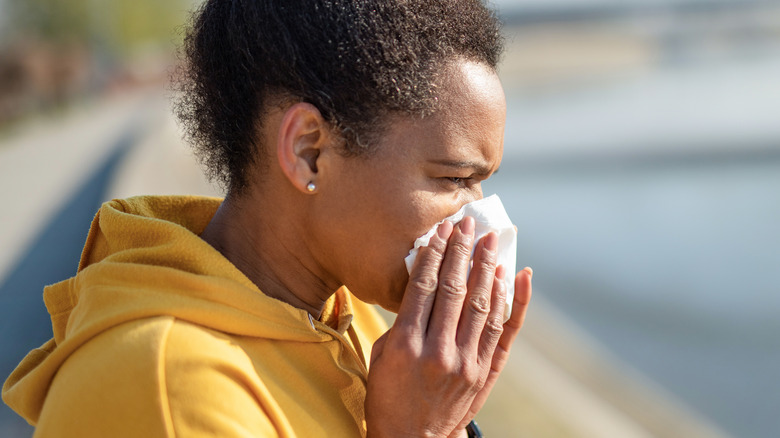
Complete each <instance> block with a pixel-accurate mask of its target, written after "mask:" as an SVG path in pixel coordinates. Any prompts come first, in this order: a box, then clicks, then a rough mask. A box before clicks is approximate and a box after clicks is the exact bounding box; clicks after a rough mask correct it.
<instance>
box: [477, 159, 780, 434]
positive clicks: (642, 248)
mask: <svg viewBox="0 0 780 438" xmlns="http://www.w3.org/2000/svg"><path fill="white" fill-rule="evenodd" d="M507 147H511V144H508V146H507ZM493 191H494V192H496V193H498V194H499V195H500V196H501V198H502V199H503V200H504V203H505V206H506V208H507V211H508V212H509V214H510V216H511V217H512V219H513V221H514V222H515V223H516V224H517V226H518V228H519V241H518V248H519V257H518V266H524V265H529V266H532V267H533V268H534V270H535V275H534V283H535V288H536V290H537V291H538V292H539V293H541V294H543V295H544V296H545V297H546V298H547V299H549V300H550V301H552V302H553V303H554V304H555V305H556V306H558V307H559V308H560V309H561V310H562V311H564V313H566V314H568V316H569V317H571V318H572V319H573V320H574V321H575V322H577V323H578V324H579V325H581V326H582V327H583V328H584V329H585V330H587V331H588V332H590V334H592V335H594V336H595V337H596V338H598V339H599V340H600V341H601V342H603V343H604V344H605V346H606V347H608V348H609V349H611V350H612V351H613V352H614V353H616V354H617V355H618V356H619V357H620V358H622V359H623V360H624V361H625V362H627V363H628V364H630V365H631V366H633V367H635V368H636V369H638V370H640V371H642V372H643V373H645V374H646V375H648V376H649V377H650V378H651V379H652V380H654V381H656V382H657V383H659V384H661V385H662V386H664V387H666V388H667V389H668V390H669V391H671V392H672V393H674V394H676V395H677V396H679V397H680V398H681V399H682V400H684V401H685V402H687V403H689V404H690V405H691V406H692V407H693V408H694V409H695V410H698V411H699V412H701V413H702V414H703V415H705V416H707V417H708V418H710V419H711V420H712V421H713V422H715V423H716V424H719V425H720V426H722V427H723V428H724V429H725V430H727V431H728V432H730V433H732V434H733V435H734V436H737V437H767V438H768V437H774V436H777V435H776V434H777V431H778V430H780V415H778V414H780V379H778V374H779V372H778V371H779V370H780V318H778V315H780V280H778V273H779V272H780V270H778V266H780V249H778V248H780V152H778V153H776V154H775V155H772V154H768V155H766V156H762V157H761V158H760V159H755V157H754V158H749V159H745V160H739V159H728V160H706V159H703V160H699V161H697V160H684V161H676V160H674V159H673V158H672V159H670V160H668V161H666V162H664V161H656V162H643V161H641V160H638V161H636V160H635V161H631V160H626V161H624V162H621V161H619V160H617V161H608V162H602V163H599V162H598V160H593V161H589V162H585V164H579V165H578V164H577V163H576V162H572V161H566V162H563V161H561V162H560V163H557V164H556V163H555V162H547V163H546V164H539V163H538V162H537V163H536V164H534V163H524V162H523V160H522V158H521V157H518V156H513V157H510V158H509V159H508V160H505V162H504V163H503V164H502V167H501V171H500V172H499V173H498V174H496V175H495V176H494V178H493V179H491V180H490V181H489V182H488V183H487V184H486V186H485V193H486V194H487V193H492V192H493Z"/></svg>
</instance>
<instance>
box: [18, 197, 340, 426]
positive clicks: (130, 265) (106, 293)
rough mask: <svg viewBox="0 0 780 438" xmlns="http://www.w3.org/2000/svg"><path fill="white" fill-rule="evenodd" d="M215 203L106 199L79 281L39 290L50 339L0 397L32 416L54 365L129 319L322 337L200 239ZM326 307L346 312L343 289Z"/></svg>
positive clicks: (304, 316) (291, 337)
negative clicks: (49, 325) (171, 319)
mask: <svg viewBox="0 0 780 438" xmlns="http://www.w3.org/2000/svg"><path fill="white" fill-rule="evenodd" d="M220 203H221V200H220V199H217V198H203V197H191V196H186V197H185V196H182V197H178V196H177V197H137V198H131V199H127V200H114V201H111V202H108V203H106V204H104V205H103V206H102V207H101V209H100V211H99V212H98V214H97V215H96V216H95V219H94V220H93V222H92V226H91V229H90V232H89V236H88V238H87V242H86V244H85V247H84V251H83V253H82V256H81V261H80V264H79V268H78V273H77V275H76V276H75V277H72V278H70V279H68V280H65V281H62V282H60V283H57V284H54V285H52V286H48V287H46V288H45V289H44V301H45V303H46V308H47V310H48V311H49V314H50V315H51V321H52V329H53V333H54V338H53V339H51V340H50V341H48V342H47V343H46V344H44V345H43V346H42V347H40V348H37V349H35V350H33V351H31V352H30V353H29V354H28V355H27V357H25V358H24V360H23V361H22V362H21V363H20V364H19V366H18V367H17V368H16V370H15V371H14V372H13V373H12V374H11V376H10V377H9V378H8V380H7V381H6V382H5V385H4V386H3V400H4V401H5V402H6V403H7V404H8V405H9V406H11V407H12V408H13V409H14V410H15V411H17V412H18V413H19V414H20V415H22V416H23V417H25V418H26V419H27V420H28V421H30V422H35V421H37V418H38V416H39V414H40V411H41V408H42V406H43V401H44V400H45V398H46V394H47V392H48V388H49V385H50V383H51V380H52V379H53V377H54V375H55V374H56V373H57V370H58V369H59V367H60V365H61V364H62V363H63V362H64V361H65V360H66V359H67V358H68V357H69V356H70V355H71V354H73V353H74V352H75V351H76V350H77V349H78V348H79V347H80V346H82V345H83V344H85V343H86V342H88V341H89V340H90V339H91V338H93V337H94V336H96V335H98V334H100V333H101V332H103V331H106V330H108V329H110V328H112V327H115V326H117V325H120V324H124V323H127V322H130V321H133V320H138V319H143V318H149V317H156V316H161V315H168V316H173V317H175V318H178V319H181V320H185V321H188V322H191V323H194V324H198V325H202V326H205V327H209V328H212V329H215V330H218V331H221V332H225V333H228V334H233V335H238V336H250V337H259V338H266V339H276V340H283V341H296V342H324V341H327V340H329V339H332V338H331V336H329V335H327V334H325V333H323V332H322V331H318V330H316V328H315V326H314V323H313V322H312V320H311V317H310V315H309V314H308V313H307V312H306V311H304V310H302V309H298V308H295V307H293V306H291V305H288V304H286V303H283V302H281V301H278V300H276V299H273V298H270V297H268V296H266V295H264V294H263V293H262V292H261V291H260V290H259V289H258V288H257V286H255V285H254V283H252V282H251V281H250V280H249V279H248V278H247V277H246V276H245V275H244V274H243V273H241V272H240V271H239V270H238V269H237V268H236V267H235V266H234V265H233V264H232V263H230V261H228V260H227V259H226V258H225V257H223V256H222V254H220V253H219V252H218V251H217V250H215V249H214V248H213V247H212V246H210V245H209V244H208V243H206V242H205V241H203V240H202V239H200V238H199V237H198V236H199V235H200V233H202V232H203V230H204V229H205V228H206V225H207V224H208V223H209V221H210V220H211V218H212V217H213V215H214V213H215V212H216V211H217V208H218V207H219V205H220ZM331 301H332V302H331V303H330V305H329V306H330V308H331V309H333V312H335V313H339V312H341V314H339V315H338V319H339V320H340V321H341V323H339V324H338V326H339V330H340V329H341V328H342V326H345V325H348V323H347V324H344V322H346V321H347V320H350V319H351V315H348V314H346V313H347V312H348V310H349V309H351V297H350V294H349V293H348V291H347V290H346V288H341V289H339V290H338V291H337V292H336V294H335V295H334V296H333V298H332V300H331Z"/></svg>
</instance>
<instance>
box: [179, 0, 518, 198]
mask: <svg viewBox="0 0 780 438" xmlns="http://www.w3.org/2000/svg"><path fill="white" fill-rule="evenodd" d="M502 42H503V41H502V37H501V32H500V24H499V20H498V19H497V17H496V14H495V12H493V11H492V10H491V9H489V8H488V7H487V6H486V5H485V3H484V1H480V0H207V1H206V2H205V3H204V4H203V5H201V6H200V8H198V9H197V10H196V11H195V12H194V13H193V16H192V19H191V23H190V26H189V28H188V29H187V32H186V35H185V39H184V43H183V45H182V50H181V53H182V55H183V57H184V63H183V64H182V67H181V68H180V70H179V73H180V74H179V76H178V78H177V79H176V83H175V88H176V90H177V91H178V92H179V94H178V96H177V100H176V104H175V108H176V114H177V116H178V118H179V121H180V122H181V124H182V126H183V128H184V131H185V136H186V138H187V139H188V140H189V142H190V143H191V144H192V145H193V147H194V148H195V151H196V154H197V155H198V158H199V159H200V161H201V162H202V164H203V165H204V167H205V170H206V173H207V175H208V176H209V178H210V179H212V180H218V181H219V182H220V183H221V184H222V185H223V186H224V187H225V188H226V189H227V190H228V191H230V192H241V191H242V190H243V189H244V188H245V187H246V185H247V177H248V175H247V170H248V168H249V166H250V164H251V163H253V162H255V161H256V160H258V159H260V157H258V155H259V154H260V153H261V152H262V151H261V150H259V147H258V145H260V144H261V140H262V139H261V138H259V130H258V129H257V128H258V126H261V125H262V123H263V120H262V117H263V114H264V112H265V111H266V110H267V109H268V105H271V104H272V101H273V98H274V97H275V96H284V97H285V98H290V99H295V100H297V101H301V102H308V103H310V104H312V105H314V106H315V107H316V108H317V109H318V110H319V111H320V113H321V114H322V116H323V118H324V119H325V120H326V121H327V122H328V123H329V124H331V126H332V128H334V129H336V130H337V132H338V133H339V134H340V135H341V137H342V138H343V139H344V142H343V151H344V152H345V153H347V154H352V155H360V154H363V153H366V152H368V151H370V150H372V143H373V140H374V139H376V136H377V135H378V134H381V132H382V129H383V128H384V125H383V123H382V122H383V120H385V119H386V116H388V115H390V114H403V115H410V116H415V115H416V116H420V117H424V116H426V115H429V114H432V113H433V112H435V109H436V102H437V78H438V77H440V75H441V73H442V71H443V70H444V68H445V67H446V64H447V63H448V62H451V61H452V60H453V59H456V58H458V57H461V58H465V59H468V60H471V61H475V62H479V63H483V64H485V65H487V66H489V67H491V68H492V69H494V70H495V69H496V66H497V64H498V61H499V58H500V55H501V52H502V49H503V44H502Z"/></svg>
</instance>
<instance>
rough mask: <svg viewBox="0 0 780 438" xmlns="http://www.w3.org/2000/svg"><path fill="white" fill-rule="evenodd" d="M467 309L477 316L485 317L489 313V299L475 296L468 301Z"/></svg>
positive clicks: (482, 295) (478, 295)
mask: <svg viewBox="0 0 780 438" xmlns="http://www.w3.org/2000/svg"><path fill="white" fill-rule="evenodd" d="M468 303H469V308H470V309H471V310H472V311H473V312H474V313H477V314H479V315H487V314H488V313H489V312H490V299H489V298H488V297H487V296H486V295H484V294H475V295H472V296H470V297H469V299H468Z"/></svg>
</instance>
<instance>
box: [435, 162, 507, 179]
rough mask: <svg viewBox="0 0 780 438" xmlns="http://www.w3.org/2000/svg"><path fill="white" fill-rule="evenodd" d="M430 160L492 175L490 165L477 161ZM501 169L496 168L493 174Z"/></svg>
mask: <svg viewBox="0 0 780 438" xmlns="http://www.w3.org/2000/svg"><path fill="white" fill-rule="evenodd" d="M430 162H431V163H433V164H441V165H443V166H447V167H454V168H457V169H474V173H475V174H477V175H480V176H487V175H490V167H489V166H487V165H485V164H483V163H478V162H476V161H457V160H430ZM499 169H500V167H499ZM499 169H496V171H495V172H493V174H494V175H495V174H496V173H498V171H499Z"/></svg>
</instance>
